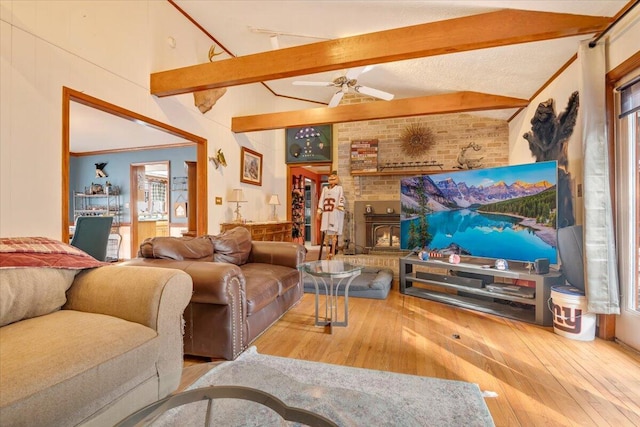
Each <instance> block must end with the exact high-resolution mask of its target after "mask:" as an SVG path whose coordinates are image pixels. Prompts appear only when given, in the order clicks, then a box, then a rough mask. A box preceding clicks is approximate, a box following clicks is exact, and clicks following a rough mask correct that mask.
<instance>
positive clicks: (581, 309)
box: [548, 286, 596, 341]
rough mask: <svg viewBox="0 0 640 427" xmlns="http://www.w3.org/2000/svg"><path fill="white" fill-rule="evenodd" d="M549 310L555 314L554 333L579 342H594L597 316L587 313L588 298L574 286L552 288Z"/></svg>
mask: <svg viewBox="0 0 640 427" xmlns="http://www.w3.org/2000/svg"><path fill="white" fill-rule="evenodd" d="M548 305H549V310H551V312H552V313H553V331H554V332H555V333H556V334H558V335H562V336H563V337H566V338H571V339H574V340H578V341H593V339H594V338H595V336H596V315H595V313H588V312H587V297H586V296H585V295H584V292H582V291H581V290H580V289H577V288H574V287H573V286H552V287H551V298H549V301H548Z"/></svg>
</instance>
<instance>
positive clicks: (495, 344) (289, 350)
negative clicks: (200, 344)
mask: <svg viewBox="0 0 640 427" xmlns="http://www.w3.org/2000/svg"><path fill="white" fill-rule="evenodd" d="M253 345H255V346H256V347H257V349H258V352H259V353H262V354H269V355H274V356H283V357H291V358H296V359H304V360H312V361H317V362H325V363H334V364H339V365H345V366H353V367H359V368H368V369H380V370H385V371H392V372H399V373H405V374H413V375H422V376H430V377H437V378H444V379H451V380H460V381H468V382H472V383H477V384H478V385H479V386H480V388H481V389H482V390H483V391H493V392H495V393H497V397H495V398H487V399H486V402H487V405H488V407H489V410H490V411H491V415H492V416H493V419H494V421H495V424H496V425H497V426H616V427H622V426H639V425H640V354H638V353H636V352H634V351H632V350H630V349H627V348H625V347H623V346H621V345H619V344H616V343H614V342H610V341H603V340H600V339H597V338H596V340H595V341H591V342H581V341H576V340H571V339H568V338H564V337H561V336H559V335H557V334H554V333H553V328H550V327H544V328H543V327H539V326H535V325H530V324H527V323H522V322H518V321H512V320H509V319H505V318H501V317H496V316H491V315H484V314H481V313H477V312H473V311H469V310H464V309H460V308H456V307H452V306H448V305H445V304H440V303H436V302H431V301H427V300H423V299H419V298H416V297H411V296H404V295H402V294H400V293H399V292H398V290H397V286H394V289H392V291H391V293H390V295H389V297H388V298H387V299H386V300H382V301H381V300H371V299H361V298H350V299H349V326H348V327H346V328H334V332H333V334H332V335H330V334H328V333H327V331H325V329H324V328H320V327H316V326H314V297H313V295H310V294H305V296H304V297H303V299H302V302H301V303H300V304H298V305H297V306H296V307H294V308H293V309H292V310H290V311H289V312H288V313H287V314H286V315H285V316H284V317H283V318H282V319H280V320H279V321H278V322H277V323H276V324H274V325H273V326H272V327H271V328H269V329H268V330H267V331H266V332H265V333H264V334H263V335H262V336H260V337H259V338H258V339H257V340H256V341H255V342H254V343H253ZM201 362H202V360H198V359H194V358H186V359H185V375H184V376H183V381H184V383H183V385H182V386H181V387H184V386H186V385H187V384H189V383H190V382H191V381H193V378H195V377H197V376H198V375H201V374H202V372H203V371H204V370H206V369H208V368H209V366H210V365H208V364H203V363H201Z"/></svg>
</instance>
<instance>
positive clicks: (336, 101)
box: [329, 90, 344, 108]
mask: <svg viewBox="0 0 640 427" xmlns="http://www.w3.org/2000/svg"><path fill="white" fill-rule="evenodd" d="M343 96H344V92H343V91H341V90H339V91H337V92H336V94H335V95H333V97H332V98H331V101H329V108H333V107H336V106H338V104H340V100H341V99H342V97H343Z"/></svg>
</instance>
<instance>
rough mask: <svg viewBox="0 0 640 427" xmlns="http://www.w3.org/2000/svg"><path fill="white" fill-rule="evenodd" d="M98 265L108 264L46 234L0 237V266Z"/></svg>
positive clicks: (91, 266) (68, 267) (74, 267)
mask: <svg viewBox="0 0 640 427" xmlns="http://www.w3.org/2000/svg"><path fill="white" fill-rule="evenodd" d="M102 265H108V263H105V262H101V261H98V260H96V259H95V258H93V257H92V256H91V255H89V254H87V253H86V252H84V251H81V250H80V249H78V248H76V247H73V246H71V245H67V244H65V243H62V242H60V241H58V240H53V239H49V238H47V237H3V238H0V268H20V267H48V268H64V269H72V270H78V269H83V268H93V267H100V266H102Z"/></svg>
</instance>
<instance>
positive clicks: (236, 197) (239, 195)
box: [229, 188, 246, 222]
mask: <svg viewBox="0 0 640 427" xmlns="http://www.w3.org/2000/svg"><path fill="white" fill-rule="evenodd" d="M229 202H232V203H235V204H236V210H235V213H236V220H235V222H242V216H241V215H240V203H244V202H246V200H245V199H244V192H243V191H242V190H241V189H239V188H235V189H234V190H233V192H232V193H231V197H229Z"/></svg>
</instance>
